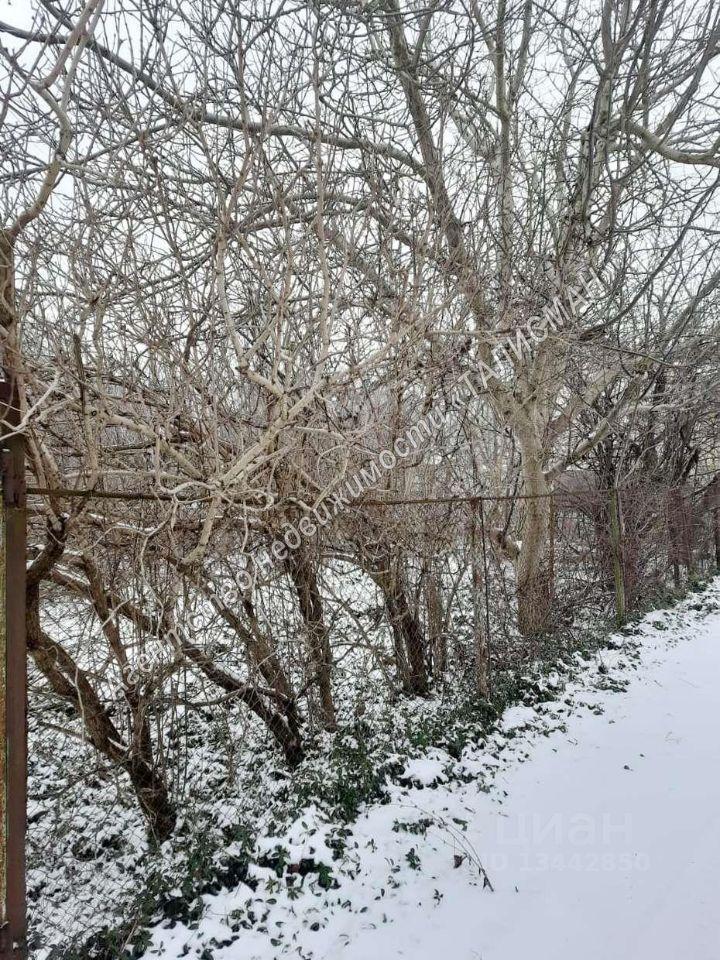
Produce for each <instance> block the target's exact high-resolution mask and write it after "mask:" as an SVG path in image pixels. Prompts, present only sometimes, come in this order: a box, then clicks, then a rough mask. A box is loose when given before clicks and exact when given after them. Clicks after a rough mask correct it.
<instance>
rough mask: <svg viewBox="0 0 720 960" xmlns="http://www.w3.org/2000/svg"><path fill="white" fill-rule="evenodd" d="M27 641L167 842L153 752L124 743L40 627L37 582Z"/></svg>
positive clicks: (169, 813) (166, 798)
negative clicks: (124, 775) (120, 772)
mask: <svg viewBox="0 0 720 960" xmlns="http://www.w3.org/2000/svg"><path fill="white" fill-rule="evenodd" d="M27 641H28V650H29V651H30V654H31V655H32V658H33V660H34V661H35V664H36V666H37V667H38V669H39V670H40V672H41V673H42V674H43V676H45V678H46V679H47V680H48V682H49V683H50V686H51V687H52V688H53V690H54V691H55V693H56V694H58V696H60V697H62V698H63V699H65V700H67V701H69V702H70V703H71V704H72V705H73V707H74V709H75V713H76V715H77V716H78V717H79V718H80V719H81V720H82V721H83V725H84V728H85V732H86V734H87V736H88V739H89V740H90V742H91V743H92V744H93V746H94V747H95V748H96V750H98V751H99V752H100V753H102V754H103V755H104V756H105V757H107V758H108V759H109V760H110V761H111V762H112V763H114V764H117V765H118V766H119V767H121V768H122V769H124V770H125V771H126V772H127V774H128V776H129V778H130V782H131V784H132V786H133V790H134V791H135V795H136V797H137V800H138V804H139V806H140V809H141V810H142V812H143V815H144V816H145V820H146V822H147V825H148V833H149V835H150V838H151V840H152V841H153V842H154V843H156V844H160V843H163V841H165V840H167V839H168V837H169V836H170V834H171V833H172V831H173V830H174V828H175V823H176V819H177V817H176V813H175V807H174V806H173V803H172V801H171V800H170V794H169V792H168V789H167V786H166V784H165V780H164V778H163V776H162V773H161V772H160V770H159V769H158V768H157V767H156V766H155V765H154V764H153V762H152V755H150V757H149V758H148V757H147V756H141V755H140V753H139V752H138V751H137V750H136V749H133V744H132V743H131V744H130V745H128V746H125V745H124V744H123V738H122V736H121V735H120V732H119V731H118V729H117V727H116V726H115V724H114V723H113V721H112V719H111V717H110V715H109V714H108V712H107V710H106V709H105V707H104V706H103V704H102V703H101V701H100V698H99V697H98V695H97V693H96V692H95V690H94V688H93V687H92V684H91V683H90V681H89V679H88V677H87V674H86V673H85V671H84V670H82V669H81V668H80V667H79V666H78V664H77V663H76V662H75V661H74V660H73V658H72V657H71V656H70V654H69V653H68V652H67V650H65V648H64V647H63V646H61V644H59V643H57V642H56V641H54V640H53V639H52V638H51V637H50V636H48V634H46V633H45V632H44V630H43V629H42V627H41V626H40V592H39V589H38V587H37V585H34V586H32V587H31V588H30V589H29V590H28V601H27ZM148 747H149V742H146V743H145V749H144V750H143V753H145V754H147V748H148Z"/></svg>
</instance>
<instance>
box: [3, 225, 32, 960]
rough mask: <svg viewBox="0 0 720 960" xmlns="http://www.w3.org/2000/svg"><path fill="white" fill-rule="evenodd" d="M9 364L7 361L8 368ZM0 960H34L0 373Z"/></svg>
mask: <svg viewBox="0 0 720 960" xmlns="http://www.w3.org/2000/svg"><path fill="white" fill-rule="evenodd" d="M0 254H1V256H0V314H1V316H0V323H1V324H2V326H4V327H5V328H6V330H8V329H11V328H12V326H13V324H14V319H15V317H14V288H13V264H12V244H11V242H10V240H9V238H8V237H7V235H6V234H4V233H3V234H2V235H1V236H0ZM7 362H8V358H6V363H7ZM0 374H2V379H0V470H1V472H2V497H1V500H2V504H1V509H0V960H19V958H22V957H25V956H26V954H27V948H26V940H27V925H26V892H25V832H26V828H27V706H26V704H27V665H26V642H25V541H26V533H25V524H26V514H25V441H24V438H23V436H22V435H21V434H18V433H15V432H14V428H15V427H17V426H18V424H19V423H20V409H19V407H20V404H19V399H18V390H17V383H16V381H15V379H14V377H13V376H12V375H11V374H10V373H9V372H8V371H7V370H5V371H2V368H0Z"/></svg>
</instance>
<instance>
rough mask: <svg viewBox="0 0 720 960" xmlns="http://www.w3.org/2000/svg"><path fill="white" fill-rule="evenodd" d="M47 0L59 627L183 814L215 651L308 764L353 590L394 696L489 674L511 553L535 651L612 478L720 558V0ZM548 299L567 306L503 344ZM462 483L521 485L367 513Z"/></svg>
mask: <svg viewBox="0 0 720 960" xmlns="http://www.w3.org/2000/svg"><path fill="white" fill-rule="evenodd" d="M26 19H27V22H24V23H20V22H17V23H13V24H0V34H1V39H2V48H1V49H2V57H3V64H4V68H3V75H2V91H3V100H2V102H3V106H2V156H3V173H2V207H3V209H2V213H3V220H4V224H5V229H4V233H3V239H2V255H3V264H4V267H3V289H2V336H3V349H4V363H5V367H6V370H7V371H8V372H9V374H10V375H11V376H12V377H13V378H15V381H16V383H17V384H18V388H19V392H20V399H21V405H22V415H23V419H22V430H23V432H24V434H25V436H26V438H27V456H28V470H29V475H28V478H29V482H30V483H31V484H32V485H34V486H35V487H37V488H41V489H42V490H43V491H45V492H44V493H43V494H42V495H41V496H35V497H33V498H32V499H31V504H32V507H33V511H32V513H31V517H30V520H31V537H30V543H31V557H30V566H29V575H28V584H29V585H28V642H29V648H30V653H31V655H32V657H33V660H34V663H35V665H36V667H37V671H38V676H39V677H41V678H42V683H44V684H46V685H49V687H50V688H51V690H52V691H53V693H54V694H55V695H57V696H58V697H60V698H63V699H64V700H65V701H67V702H69V703H70V704H71V705H72V707H73V708H74V709H75V711H76V712H77V714H78V715H80V716H81V717H82V720H83V723H84V726H85V731H86V734H87V736H88V737H89V739H90V740H91V741H92V743H93V744H94V746H95V747H96V748H97V750H98V751H100V753H101V754H102V755H103V756H104V757H105V758H106V759H107V760H108V761H110V762H111V763H112V764H113V765H116V766H117V767H119V768H121V769H123V770H125V771H126V773H127V775H128V777H129V778H130V781H131V783H132V786H133V788H134V790H135V792H136V794H137V797H138V802H139V804H140V806H141V807H142V809H143V811H144V812H145V814H146V815H147V818H148V823H149V826H150V830H151V833H152V834H153V835H154V836H155V837H156V838H159V839H163V838H165V837H166V836H168V834H169V833H170V832H171V831H172V829H173V825H174V823H175V817H176V805H175V801H174V799H173V797H172V796H171V791H170V790H169V789H168V782H167V776H166V771H165V770H164V746H163V736H164V735H165V733H162V735H161V731H165V730H166V728H165V727H164V726H163V724H162V723H161V722H160V720H159V719H158V718H159V717H161V715H162V714H163V711H165V710H166V709H167V706H166V705H167V702H168V690H170V691H177V689H178V688H177V686H176V683H177V676H178V671H187V670H190V671H192V672H194V673H195V674H196V675H199V676H202V677H203V678H204V679H205V680H206V681H208V683H210V684H211V685H214V687H215V688H217V691H218V703H219V704H221V703H222V702H223V696H226V697H231V698H239V699H241V700H242V701H243V702H244V703H245V704H246V706H247V709H248V711H250V712H252V713H253V714H254V715H255V716H256V717H257V718H258V720H259V721H260V722H261V723H263V724H264V725H265V726H266V728H267V731H268V736H269V737H272V738H274V740H275V741H276V742H277V744H278V745H279V747H280V749H281V750H282V751H283V752H284V755H285V757H286V759H287V762H288V763H289V764H291V765H294V764H297V763H298V762H299V761H300V760H301V759H302V757H303V751H304V749H305V744H306V740H307V736H308V729H309V728H312V727H313V726H321V727H325V728H326V729H328V730H332V729H334V728H335V727H336V724H337V716H338V707H339V705H338V703H337V696H336V687H335V680H336V671H337V670H338V658H339V657H340V656H341V654H340V651H341V650H344V643H345V641H346V639H347V637H346V636H344V635H342V634H340V635H338V632H337V631H336V630H335V629H334V624H335V623H336V622H337V615H338V611H341V612H343V614H346V613H347V612H348V607H349V606H350V605H349V603H348V599H347V596H343V595H342V589H341V584H342V581H343V577H344V576H347V577H348V578H350V579H351V580H352V578H355V579H354V580H352V582H353V583H355V582H357V578H358V576H359V577H361V580H362V582H363V583H364V584H365V585H366V586H365V587H364V589H365V591H366V595H367V596H376V597H377V602H378V611H379V612H378V616H379V617H381V618H384V622H385V623H386V624H387V626H388V630H387V637H386V638H385V639H383V641H382V643H380V642H375V641H373V640H371V639H367V650H366V652H367V655H368V657H369V658H370V661H371V662H372V663H373V665H374V667H376V668H377V669H379V670H381V671H382V672H384V675H386V676H387V680H388V686H389V687H392V686H393V685H397V686H398V687H399V688H400V689H402V690H403V691H404V692H405V693H407V694H409V695H425V694H427V693H428V691H429V690H430V689H431V688H432V685H433V683H437V682H439V680H440V679H441V678H442V676H443V675H444V674H445V673H446V672H447V671H449V670H453V669H454V670H456V671H460V672H462V671H466V672H467V671H469V672H470V673H471V674H472V676H473V678H474V681H473V682H475V683H476V685H477V688H478V690H479V692H480V693H481V694H485V693H487V687H488V670H489V667H490V665H491V662H490V653H489V650H488V643H487V635H486V626H483V619H482V617H479V618H476V619H477V623H478V627H477V643H476V649H475V653H474V657H473V660H472V662H471V663H468V664H465V663H460V662H454V663H453V662H452V661H453V650H454V648H453V645H452V643H448V642H447V633H448V631H447V626H448V623H449V619H448V618H449V613H448V611H449V610H450V609H451V608H452V605H453V604H454V603H455V601H456V595H457V590H458V583H459V582H460V580H462V578H463V577H465V576H467V577H469V578H470V584H471V586H472V587H473V589H474V592H475V595H476V597H477V596H478V595H479V594H480V592H481V590H482V588H483V581H484V578H486V577H487V575H488V569H489V567H490V566H492V565H493V564H494V565H495V568H496V569H497V570H501V571H502V572H503V577H504V581H503V582H507V583H509V584H510V593H509V595H507V594H504V593H503V594H498V595H497V602H498V603H501V604H507V606H508V609H510V610H511V611H512V617H513V618H514V622H515V625H516V627H517V636H518V637H519V638H525V641H527V642H529V643H532V642H533V638H536V637H538V636H539V635H541V634H542V633H543V632H544V631H547V630H550V629H553V628H554V626H555V625H556V623H557V599H556V597H557V590H556V586H557V584H558V583H562V582H563V578H564V577H567V576H569V575H574V571H573V567H574V565H575V564H574V562H573V560H572V558H571V555H570V554H569V553H568V554H566V555H564V556H565V561H566V566H565V567H563V565H562V563H560V558H559V557H558V556H556V550H555V543H554V541H555V537H556V535H557V534H556V518H555V517H554V516H553V508H552V506H551V505H552V503H553V496H554V495H562V496H565V497H576V498H577V497H580V495H581V493H583V491H584V494H587V493H588V491H591V492H592V491H594V492H596V493H597V498H596V499H593V500H592V502H593V504H594V506H592V507H587V506H586V507H584V508H582V509H580V513H583V510H584V513H585V515H587V516H588V517H590V519H591V521H592V522H591V524H590V526H591V528H592V529H596V528H597V529H600V528H602V529H603V530H604V529H605V528H606V527H607V522H608V517H607V508H606V501H605V500H604V499H602V497H601V495H600V492H601V491H607V490H609V489H611V488H613V487H616V486H617V487H622V488H625V489H632V488H638V487H640V486H641V485H642V488H643V490H645V491H661V492H664V493H663V496H664V497H665V494H666V493H667V492H668V491H671V494H670V498H671V500H673V502H674V503H675V504H676V506H677V507H678V509H677V510H676V511H675V513H674V514H673V517H674V520H673V523H672V524H671V526H672V530H671V531H670V542H671V545H672V546H673V549H674V550H675V554H674V560H673V562H674V563H675V564H676V566H677V563H678V557H680V560H681V562H682V563H684V564H685V565H686V566H688V567H691V566H692V543H690V542H689V540H688V535H687V530H686V529H685V527H686V526H687V524H686V522H685V521H686V520H687V516H686V514H687V509H688V508H687V502H688V500H687V496H688V491H689V490H690V489H691V488H692V487H693V485H695V486H697V487H700V488H704V489H705V494H704V499H703V500H702V502H703V503H704V504H705V505H706V506H707V504H708V503H710V507H712V506H713V503H714V504H715V510H716V511H717V501H716V500H714V501H712V500H711V501H708V497H711V498H712V497H713V496H714V497H717V483H716V484H715V485H714V486H713V478H714V476H715V470H716V469H717V468H718V464H717V398H718V394H717V386H718V383H717V363H716V355H717V342H718V330H719V326H718V310H717V306H718V284H719V283H720V259H719V258H718V232H717V229H716V226H715V224H716V222H717V221H716V219H715V218H716V214H717V191H716V187H717V182H718V178H719V177H720V122H719V121H718V116H719V114H718V105H719V104H718V99H719V97H718V87H717V80H716V77H717V65H716V62H717V55H718V52H719V51H720V10H719V9H718V7H717V5H716V4H714V3H712V2H707V3H704V2H700V3H696V2H684V3H683V2H680V3H675V4H670V3H666V2H662V0H661V2H656V0H627V2H618V3H610V2H608V3H605V4H603V5H602V6H601V7H600V6H593V5H589V4H583V3H579V2H575V0H568V2H551V3H550V4H549V5H542V4H538V3H536V2H534V0H524V2H520V3H506V2H505V0H498V2H497V3H490V2H485V0H471V2H467V3H465V2H463V0H443V2H435V0H432V2H430V3H428V4H412V3H398V0H370V2H357V3H355V2H327V3H324V2H320V3H301V4H293V5H287V4H284V3H281V2H275V0H250V2H243V3H240V2H237V0H231V2H223V0H211V2H202V3H201V2H195V0H182V2H180V0H178V2H173V0H166V2H163V3H162V4H156V3H149V2H145V0H131V2H123V3H119V2H113V0H109V2H102V0H89V2H88V3H87V4H85V6H81V5H78V4H76V3H72V2H62V3H56V2H52V0H40V2H38V3H37V4H36V5H35V6H34V7H33V10H32V11H31V14H29V15H28V16H27V18H26ZM590 269H592V270H594V271H595V272H596V274H597V275H598V276H599V277H600V279H601V284H600V285H598V286H597V287H596V295H595V297H594V299H593V301H592V302H591V303H589V304H588V305H587V306H585V307H583V309H580V310H578V309H575V307H576V304H575V303H574V299H575V298H576V291H577V289H578V285H579V283H580V280H581V278H582V277H583V276H585V275H586V274H587V272H588V271H589V270H590ZM12 276H14V282H15V290H13V289H12V287H11V282H10V280H11V277H12ZM549 308H551V309H555V310H557V309H561V310H562V311H563V314H564V317H565V322H564V324H563V325H562V326H558V328H557V329H555V328H553V327H550V328H545V329H544V330H543V328H542V325H541V326H540V328H539V329H540V330H541V331H542V332H544V335H543V336H539V337H537V338H536V339H534V340H533V339H531V338H529V337H528V342H529V343H530V348H528V349H523V350H520V351H518V352H517V354H516V353H514V352H512V351H510V352H509V353H508V354H507V355H506V356H504V358H503V361H502V364H501V365H498V359H499V354H498V352H497V351H498V347H499V345H501V344H503V343H505V342H506V340H507V338H508V337H511V338H513V339H514V341H515V342H520V341H518V340H517V334H518V331H520V332H521V333H522V332H523V331H526V332H527V331H528V327H527V324H528V323H529V322H531V323H532V318H538V317H543V316H544V315H545V314H546V312H547V310H548V309H549ZM494 352H495V353H494ZM491 369H492V370H497V371H499V372H498V375H497V376H488V375H485V376H482V375H480V374H479V371H485V374H487V371H488V370H491ZM468 377H469V378H470V380H471V381H472V383H473V384H474V390H473V395H472V396H469V397H468V395H467V393H464V394H463V396H464V397H465V400H464V401H463V402H461V403H459V402H458V399H457V390H458V386H459V385H463V384H467V383H468V382H470V381H469V380H468ZM428 418H430V420H431V422H432V424H433V429H432V431H429V432H427V433H425V434H424V435H422V442H421V443H418V444H417V446H416V448H415V449H413V451H412V452H411V454H409V455H407V456H405V455H402V456H398V457H397V458H396V459H397V463H396V464H395V466H394V467H393V469H389V470H382V471H381V472H378V473H376V474H374V480H375V483H374V486H373V489H372V490H371V491H369V490H368V489H366V488H363V489H361V488H360V486H359V485H358V477H361V476H362V471H370V466H371V464H373V463H376V461H377V458H378V456H379V455H380V453H382V451H393V450H396V449H397V448H396V444H397V442H398V440H399V439H401V438H404V437H406V436H407V434H408V431H409V430H412V428H413V426H416V425H417V424H419V423H420V422H421V421H422V422H424V423H425V422H427V421H428ZM71 488H72V489H79V490H93V491H96V492H102V493H106V494H107V493H121V494H123V495H125V496H126V497H127V498H126V499H122V500H111V499H108V498H86V497H68V496H66V493H65V491H67V490H68V489H71ZM132 494H142V495H149V496H150V498H151V499H141V498H137V499H133V498H132V496H129V495H132ZM454 494H456V495H463V496H473V495H479V494H482V495H485V496H496V497H498V498H499V499H497V500H495V501H488V502H486V503H484V505H483V514H482V518H481V522H482V531H481V534H478V529H479V528H478V522H479V521H478V518H477V512H475V513H473V512H472V511H470V512H468V511H466V510H464V509H461V508H459V507H455V508H452V507H450V506H448V507H447V508H442V509H441V508H439V507H437V506H436V507H434V508H432V509H430V510H426V509H424V508H423V507H422V506H421V505H418V506H417V508H416V509H414V510H413V508H412V507H407V508H406V509H405V510H404V511H398V512H396V513H393V512H392V511H390V510H383V509H379V508H378V506H377V504H374V503H370V502H368V501H370V500H372V499H383V498H385V499H392V500H421V499H428V500H438V499H440V498H443V497H448V496H449V495H454ZM648 496H650V494H648ZM598 498H599V499H598ZM591 499H592V498H591ZM665 499H667V497H665ZM578 502H579V501H578ZM664 502H665V500H663V503H664ZM597 504H600V505H599V506H598V505H597ZM678 505H679V506H678ZM661 514H662V510H661V509H660V508H658V510H657V511H656V513H654V514H653V516H654V517H657V516H660V515H661ZM715 516H716V514H715ZM678 518H680V519H678ZM320 520H322V522H320ZM593 522H594V524H595V527H593V526H592V523H593ZM683 524H685V527H683ZM296 527H299V529H300V530H301V531H302V534H303V535H302V537H300V538H298V539H299V543H298V544H297V545H296V546H294V547H292V548H288V549H286V550H284V551H280V550H273V549H272V545H273V543H275V542H276V541H278V540H279V539H282V538H283V536H285V535H286V534H287V531H288V530H289V529H291V528H292V529H295V528H296ZM311 528H312V530H311ZM681 528H682V529H681ZM578 529H579V528H576V527H574V528H573V529H572V530H567V531H565V534H566V535H567V537H568V539H572V538H573V537H574V538H575V540H577V539H578V538H579V537H580V533H579V532H578ZM683 530H685V533H683ZM641 533H642V531H641ZM647 535H648V536H649V535H650V534H649V533H648V534H647ZM480 536H481V539H482V545H483V546H485V545H486V546H487V551H488V552H489V553H490V557H489V559H488V556H487V555H485V556H484V557H483V555H482V554H483V551H481V549H480V546H479V544H480V539H479V537H480ZM641 539H642V537H641ZM598 542H600V541H598ZM606 550H609V547H607V546H606ZM448 558H451V561H448ZM601 566H602V564H601ZM330 569H332V570H333V575H332V577H330V576H329V575H328V570H330ZM603 569H604V570H606V572H607V569H608V564H607V563H605V566H604V567H603ZM343 571H345V573H343ZM604 575H605V574H603V576H604ZM607 575H608V576H609V577H610V578H611V577H612V568H611V567H610V568H609V573H608V574H607ZM588 576H589V574H588ZM485 589H487V585H485ZM373 591H374V593H373ZM472 592H473V591H472V590H471V592H470V595H472ZM48 609H52V610H58V609H60V610H64V611H68V613H67V615H68V616H74V617H76V618H77V622H78V623H81V622H85V623H87V622H91V623H92V625H93V626H92V631H91V633H92V635H93V638H94V639H93V642H92V643H89V642H87V640H86V639H84V640H83V641H82V642H81V641H80V639H77V640H76V641H73V640H72V639H70V640H68V639H67V638H64V637H62V636H59V635H58V634H57V633H54V632H53V629H52V618H48V616H47V612H46V611H47V610H48ZM44 611H45V612H44ZM351 612H352V611H351ZM355 613H357V611H355ZM355 622H356V624H357V625H358V629H357V633H356V634H354V636H355V638H356V639H355V643H356V644H357V645H358V646H359V647H362V646H363V643H364V641H363V640H362V637H363V631H362V629H361V625H360V620H359V619H358V617H357V616H356V617H355ZM83 636H84V635H83ZM79 637H80V631H79V630H78V638H79ZM219 637H221V638H222V643H219V641H218V638H219ZM386 641H387V642H386ZM525 641H519V646H518V650H520V649H523V650H524V649H526V644H525ZM148 651H150V653H148ZM153 651H155V652H153ZM157 651H160V652H157ZM519 655H520V654H519V653H518V656H519ZM344 656H345V653H344V652H343V653H342V657H344ZM217 709H222V706H218V707H217Z"/></svg>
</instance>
